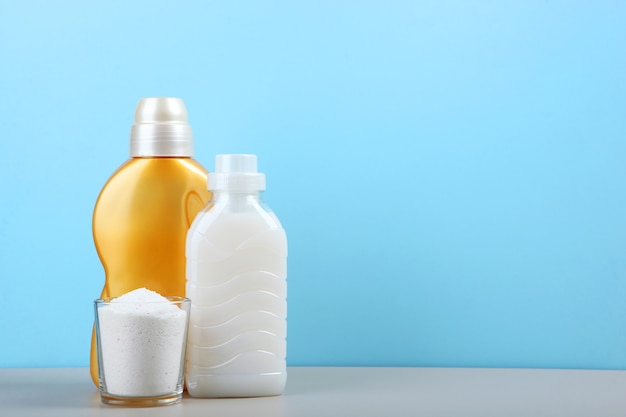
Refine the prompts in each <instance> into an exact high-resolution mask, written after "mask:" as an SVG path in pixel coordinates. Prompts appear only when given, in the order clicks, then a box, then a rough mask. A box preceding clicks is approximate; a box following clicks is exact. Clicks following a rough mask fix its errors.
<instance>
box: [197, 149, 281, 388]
mask: <svg viewBox="0 0 626 417" xmlns="http://www.w3.org/2000/svg"><path fill="white" fill-rule="evenodd" d="M208 189H209V190H211V191H213V197H212V199H211V200H210V201H209V203H208V204H207V206H206V207H205V208H204V209H203V210H201V211H200V213H198V215H197V216H196V218H195V220H194V222H193V223H192V225H191V227H190V229H189V231H188V233H187V245H186V256H187V270H186V275H187V283H186V295H187V297H189V298H190V299H191V316H190V322H189V335H188V341H187V368H186V384H187V391H188V392H189V395H191V396H192V397H202V398H220V397H258V396H270V395H279V394H281V393H282V392H283V390H284V387H285V383H286V379H287V370H286V350H287V342H286V336H287V281H286V278H287V238H286V235H285V231H284V230H283V228H282V226H281V224H280V221H279V220H278V218H277V217H276V216H275V215H274V213H272V211H270V210H269V209H268V207H267V206H265V205H264V204H263V203H262V202H261V199H260V195H259V194H260V191H262V190H264V189H265V175H264V174H262V173H259V172H257V158H256V155H218V156H217V157H216V162H215V172H214V173H210V174H209V176H208Z"/></svg>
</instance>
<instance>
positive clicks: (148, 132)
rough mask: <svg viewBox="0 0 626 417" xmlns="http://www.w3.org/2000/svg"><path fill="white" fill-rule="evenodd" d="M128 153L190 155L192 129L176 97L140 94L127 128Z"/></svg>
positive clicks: (180, 101)
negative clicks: (144, 95) (133, 121)
mask: <svg viewBox="0 0 626 417" xmlns="http://www.w3.org/2000/svg"><path fill="white" fill-rule="evenodd" d="M130 156H131V157H139V156H178V157H192V156H193V133H192V132H191V126H189V122H188V118H187V109H186V108H185V103H183V101H182V100H181V99H179V98H171V97H149V98H142V99H141V100H139V103H138V104H137V109H136V110H135V124H134V125H133V127H132V128H131V130H130Z"/></svg>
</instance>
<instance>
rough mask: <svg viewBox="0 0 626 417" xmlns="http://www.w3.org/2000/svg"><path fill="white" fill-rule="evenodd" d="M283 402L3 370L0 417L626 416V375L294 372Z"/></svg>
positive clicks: (69, 373)
mask: <svg viewBox="0 0 626 417" xmlns="http://www.w3.org/2000/svg"><path fill="white" fill-rule="evenodd" d="M288 375H289V376H288V381H287V389H286V391H285V394H284V395H282V396H278V397H267V398H243V399H217V400H215V399H213V400H212V399H196V398H190V397H188V396H187V394H186V393H185V397H184V398H183V401H182V402H181V403H179V404H176V405H171V406H164V407H152V408H122V407H114V406H108V405H103V404H101V403H100V397H99V393H98V391H97V389H96V388H95V386H94V385H93V384H92V382H91V379H90V377H89V372H88V370H87V369H86V368H62V369H54V368H52V369H0V416H2V417H5V416H6V417H9V416H10V417H19V416H38V417H44V416H63V417H72V416H109V417H114V416H129V417H132V416H155V417H158V416H185V417H187V416H189V417H193V416H202V417H229V416H251V417H266V416H268V417H269V416H272V417H284V416H298V417H308V416H316V417H332V416H341V417H350V416H358V417H365V416H379V417H395V416H411V417H416V416H428V417H447V416H463V417H471V416H480V417H489V416H498V417H515V416H524V417H541V416H563V417H575V416H590V417H612V416H620V417H624V416H626V371H589V370H539V369H535V370H533V369H474V368H466V369H465V368H331V367H310V368H309V367H291V368H289V370H288Z"/></svg>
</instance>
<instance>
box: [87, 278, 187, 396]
mask: <svg viewBox="0 0 626 417" xmlns="http://www.w3.org/2000/svg"><path fill="white" fill-rule="evenodd" d="M186 314H187V313H186V312H185V311H183V310H181V309H180V308H178V307H177V306H175V305H172V304H171V303H170V301H169V300H168V299H167V298H165V297H163V296H161V295H159V294H158V293H156V292H154V291H150V290H147V289H145V288H140V289H137V290H134V291H131V292H129V293H126V294H124V295H122V296H120V297H117V298H115V299H113V300H111V302H110V303H109V304H107V305H104V306H103V307H100V308H99V311H98V326H99V331H100V344H101V350H102V363H103V365H104V366H103V371H104V382H105V384H106V391H107V392H108V393H109V394H113V395H119V396H128V397H142V396H158V395H165V394H171V393H173V392H175V391H176V390H177V384H178V383H179V381H180V374H181V372H182V368H181V367H182V365H184V364H183V363H182V361H181V359H182V358H183V356H182V355H183V347H184V342H185V340H184V339H185V336H186V334H185V330H186Z"/></svg>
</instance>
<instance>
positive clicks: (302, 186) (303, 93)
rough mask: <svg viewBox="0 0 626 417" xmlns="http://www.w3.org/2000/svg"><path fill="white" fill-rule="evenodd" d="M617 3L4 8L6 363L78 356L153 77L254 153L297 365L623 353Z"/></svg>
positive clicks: (625, 356)
mask: <svg viewBox="0 0 626 417" xmlns="http://www.w3.org/2000/svg"><path fill="white" fill-rule="evenodd" d="M624 22H626V2H623V1H617V0H616V1H593V2H588V1H556V0H555V1H548V0H546V1H502V2H498V1H474V2H470V1H383V0H381V1H355V0H348V1H319V0H318V1H297V2H292V1H286V0H285V1H222V2H215V1H211V2H208V1H207V2H201V1H197V2H191V1H180V2H172V1H150V2H146V1H137V2H128V1H107V2H105V1H97V2H85V1H69V0H68V1H43V0H41V1H31V0H25V1H17V0H16V1H4V2H2V3H0V138H1V139H0V140H1V142H0V143H1V144H2V155H3V157H2V161H1V162H0V181H1V182H0V186H1V187H0V189H1V192H2V204H1V205H0V277H1V283H2V289H1V291H0V297H1V298H0V300H1V303H0V333H1V334H2V336H1V342H0V367H31V366H33V367H56V366H87V364H88V360H89V359H88V355H89V343H90V337H91V326H92V320H93V312H92V301H93V299H95V298H97V296H98V295H99V294H100V290H101V288H102V285H103V281H104V276H103V271H102V267H101V265H100V263H99V260H98V257H97V255H96V252H95V249H94V246H93V241H92V236H91V215H92V210H93V206H94V203H95V200H96V197H97V195H98V193H99V191H100V189H101V187H102V186H103V185H104V183H105V181H106V180H107V179H108V177H109V176H110V175H111V174H112V173H113V172H114V171H115V170H116V169H117V167H118V166H119V165H120V164H121V163H123V162H124V161H125V160H126V159H127V158H128V144H129V133H130V126H131V124H132V122H133V112H134V109H135V105H136V104H137V101H138V100H139V98H141V97H145V96H176V97H181V98H183V99H184V101H185V103H186V105H187V108H188V110H189V114H190V121H191V124H192V126H193V129H194V133H195V143H196V159H198V160H199V161H200V162H201V163H203V164H204V165H205V166H206V167H207V168H208V169H210V170H212V169H213V164H214V156H215V154H217V153H231V152H246V153H256V154H258V156H259V164H260V169H261V170H262V171H264V172H265V173H266V175H267V178H268V191H267V192H266V193H265V196H264V197H265V200H266V202H267V203H268V204H269V205H270V206H271V207H272V208H273V209H274V211H275V212H276V213H277V215H278V216H279V218H280V219H281V220H282V222H283V225H284V227H285V228H286V230H287V233H288V237H289V245H290V247H289V248H290V257H289V336H288V347H289V353H288V363H289V365H390V366H396V365H397V366H486V367H494V366H498V367H500V366H502V367H556V368H563V367H569V368H614V369H626V184H625V179H626V24H625V23H624Z"/></svg>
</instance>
